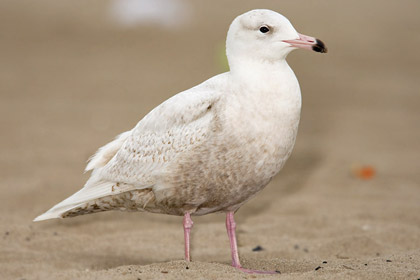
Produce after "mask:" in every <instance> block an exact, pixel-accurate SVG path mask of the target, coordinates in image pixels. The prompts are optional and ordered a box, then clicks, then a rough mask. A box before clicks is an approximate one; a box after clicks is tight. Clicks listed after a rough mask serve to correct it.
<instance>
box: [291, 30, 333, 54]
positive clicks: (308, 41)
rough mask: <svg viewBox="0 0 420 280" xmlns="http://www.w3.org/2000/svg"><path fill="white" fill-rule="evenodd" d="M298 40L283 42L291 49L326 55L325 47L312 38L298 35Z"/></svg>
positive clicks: (319, 41)
mask: <svg viewBox="0 0 420 280" xmlns="http://www.w3.org/2000/svg"><path fill="white" fill-rule="evenodd" d="M298 35H299V39H295V40H283V42H285V43H288V44H290V45H291V46H292V47H295V48H301V49H306V50H313V51H316V52H320V53H326V52H327V47H325V44H324V43H323V42H322V41H321V40H318V39H316V38H314V37H311V36H306V35H303V34H299V33H298Z"/></svg>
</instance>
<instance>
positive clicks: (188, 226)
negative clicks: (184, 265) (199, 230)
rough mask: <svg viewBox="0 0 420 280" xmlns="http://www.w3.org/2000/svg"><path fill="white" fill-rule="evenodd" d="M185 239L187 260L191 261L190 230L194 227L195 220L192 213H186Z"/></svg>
mask: <svg viewBox="0 0 420 280" xmlns="http://www.w3.org/2000/svg"><path fill="white" fill-rule="evenodd" d="M182 224H183V225H184V241H185V260H186V261H187V262H189V261H190V260H191V259H190V232H191V228H192V227H193V224H194V223H193V221H192V220H191V216H190V213H185V215H184V221H183V223H182Z"/></svg>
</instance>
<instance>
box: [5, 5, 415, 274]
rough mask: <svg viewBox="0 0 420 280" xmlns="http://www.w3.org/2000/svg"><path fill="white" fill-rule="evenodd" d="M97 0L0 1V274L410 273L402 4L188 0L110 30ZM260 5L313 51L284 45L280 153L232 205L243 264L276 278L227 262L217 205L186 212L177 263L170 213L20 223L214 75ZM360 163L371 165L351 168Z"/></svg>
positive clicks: (406, 22) (408, 98)
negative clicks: (185, 12) (122, 138)
mask: <svg viewBox="0 0 420 280" xmlns="http://www.w3.org/2000/svg"><path fill="white" fill-rule="evenodd" d="M315 2H316V3H315ZM106 3H107V2H106V1H99V0H95V1H93V0H92V1H76V2H75V1H70V0H66V1H59V2H57V1H52V0H40V1H36V2H35V1H12V0H7V1H2V2H0V34H1V35H0V49H1V51H0V109H1V110H0V124H1V131H2V137H1V138H0V147H1V148H0V149H1V157H0V176H1V181H0V211H1V213H2V215H1V216H0V278H1V279H27V280H29V279H133V280H135V279H253V278H257V279H315V278H316V279H418V278H420V172H419V170H420V164H419V160H418V159H419V156H420V154H419V151H420V129H419V123H420V113H419V109H418V108H419V106H420V95H419V88H420V82H419V74H420V71H419V65H420V56H419V54H418V46H419V44H420V37H419V36H417V34H418V30H419V28H420V17H419V16H418V11H419V8H420V3H419V2H418V1H415V0H408V1H405V2H404V4H402V3H400V2H396V1H395V2H389V3H388V2H387V3H386V4H385V2H383V1H379V0H375V1H368V2H367V1H352V2H349V1H332V0H331V1H327V0H325V1H312V2H308V1H305V2H303V1H281V2H279V1H258V2H257V1H228V2H227V1H221V0H217V1H202V0H201V1H190V4H191V5H192V21H191V22H190V23H189V24H187V25H186V26H184V27H182V28H178V29H176V30H168V29H162V28H160V27H155V26H153V25H150V26H147V27H138V28H133V29H123V28H120V27H117V26H115V25H114V24H113V23H112V22H111V21H110V20H109V19H107V17H106ZM260 7H266V8H271V9H274V10H277V11H280V12H282V13H284V14H285V15H286V16H287V17H289V18H290V19H291V20H292V22H293V23H294V25H295V27H296V28H297V30H298V31H300V32H301V33H304V34H308V35H312V36H316V37H318V38H320V39H322V40H323V41H324V42H325V43H326V44H327V46H328V48H329V50H330V52H329V53H328V54H327V55H320V54H317V53H312V52H305V51H299V52H295V53H293V54H291V55H290V57H289V63H290V65H291V66H292V67H293V69H294V70H295V72H296V74H297V76H298V78H299V80H300V83H301V87H302V92H303V113H302V121H301V126H300V130H299V134H298V139H297V143H296V146H295V150H294V152H293V154H292V157H291V158H290V160H289V162H288V163H287V165H286V167H285V168H284V169H283V171H282V172H281V173H280V174H279V175H278V176H276V177H275V179H274V180H273V181H272V182H271V183H270V184H269V185H268V186H267V188H266V189H265V190H264V191H263V192H262V193H260V194H259V195H258V196H257V197H256V198H255V199H253V200H251V201H250V202H248V203H247V204H245V205H244V206H243V207H242V208H241V209H240V210H239V211H238V212H237V214H236V220H237V223H238V240H239V251H240V256H241V259H242V262H243V265H244V266H246V267H248V268H254V269H277V270H280V271H281V274H280V275H275V276H255V275H246V274H243V273H240V272H238V271H236V270H235V269H233V268H231V267H230V266H229V264H230V252H229V244H228V238H227V234H226V232H225V225H224V219H225V218H224V215H222V214H214V215H208V216H204V217H195V218H194V222H195V224H194V228H193V233H192V258H193V262H192V263H190V264H188V268H189V269H187V268H186V267H187V264H186V263H185V262H184V261H183V260H182V259H183V230H182V218H180V217H173V216H163V215H156V214H142V213H121V212H107V213H101V214H95V215H87V216H83V217H77V218H72V219H65V220H52V221H47V222H42V223H32V219H33V218H34V217H35V216H37V215H39V214H40V213H42V212H44V211H45V210H47V209H49V208H50V207H51V206H53V205H54V204H55V203H57V202H59V201H61V200H62V199H64V198H66V197H67V196H69V195H71V194H72V193H74V192H75V191H77V190H78V189H79V188H81V187H82V186H83V184H84V182H85V181H86V179H87V178H88V174H84V175H83V168H84V165H85V161H86V160H87V158H88V157H89V156H90V155H91V154H92V153H93V152H95V150H96V149H97V148H98V147H99V146H101V145H103V144H105V143H107V142H108V141H109V140H111V139H112V138H113V137H114V136H115V135H117V134H118V133H120V132H123V131H125V130H128V129H131V128H132V127H133V126H134V125H135V124H136V123H137V121H138V120H139V119H140V118H142V117H143V116H144V115H145V114H146V113H147V112H148V111H150V110H151V109H152V108H153V107H154V106H156V105H158V104H159V103H160V102H162V101H163V100H165V99H167V98H168V97H170V96H171V95H173V94H175V93H177V92H179V91H181V90H183V89H186V88H189V87H191V86H193V85H195V84H197V83H199V82H201V81H203V80H205V79H207V78H208V77H211V76H213V75H215V74H217V73H220V72H222V71H224V69H223V64H222V63H220V54H217V52H218V50H220V49H221V48H222V46H223V44H224V39H225V34H226V31H227V28H228V25H229V23H230V22H231V20H232V19H233V18H234V17H235V16H236V15H238V14H240V13H242V12H244V11H247V10H249V9H252V8H260ZM363 166H371V167H373V168H374V170H375V174H374V176H373V177H371V178H370V179H363V178H360V176H356V175H355V170H358V168H360V167H363ZM257 246H261V247H262V250H261V251H253V250H252V249H254V248H255V247H257Z"/></svg>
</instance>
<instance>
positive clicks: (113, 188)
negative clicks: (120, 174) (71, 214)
mask: <svg viewBox="0 0 420 280" xmlns="http://www.w3.org/2000/svg"><path fill="white" fill-rule="evenodd" d="M133 189H135V188H134V187H133V186H132V185H127V184H120V183H114V182H100V183H98V184H97V185H96V186H89V187H84V188H83V189H81V190H80V191H78V192H77V193H75V194H73V195H72V196H70V197H69V198H67V199H65V200H63V201H62V202H60V203H58V204H57V205H55V206H54V207H53V208H51V209H50V210H48V211H47V212H45V213H44V214H42V215H40V216H38V217H36V218H35V219H34V222H38V221H43V220H48V219H54V218H63V217H62V215H63V214H64V213H66V212H67V211H69V210H71V209H74V208H76V207H78V206H80V205H81V204H84V203H86V202H88V201H91V200H95V199H98V198H101V197H105V196H109V195H116V194H120V193H122V192H126V191H130V190H133Z"/></svg>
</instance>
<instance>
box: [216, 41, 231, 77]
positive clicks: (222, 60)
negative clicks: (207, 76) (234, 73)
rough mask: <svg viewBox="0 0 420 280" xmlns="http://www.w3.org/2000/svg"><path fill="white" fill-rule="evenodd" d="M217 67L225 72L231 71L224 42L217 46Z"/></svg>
mask: <svg viewBox="0 0 420 280" xmlns="http://www.w3.org/2000/svg"><path fill="white" fill-rule="evenodd" d="M216 65H217V68H218V69H220V70H221V71H223V72H227V71H229V62H228V60H227V57H226V47H225V43H224V42H220V43H218V44H217V46H216Z"/></svg>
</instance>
